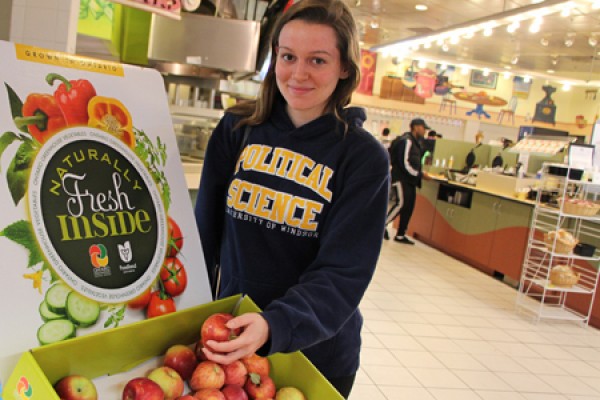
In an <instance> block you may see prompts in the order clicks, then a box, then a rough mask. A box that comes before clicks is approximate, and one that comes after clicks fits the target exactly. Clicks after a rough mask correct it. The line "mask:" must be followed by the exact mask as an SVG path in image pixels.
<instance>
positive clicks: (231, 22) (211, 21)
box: [148, 13, 260, 75]
mask: <svg viewBox="0 0 600 400" xmlns="http://www.w3.org/2000/svg"><path fill="white" fill-rule="evenodd" d="M259 36H260V23H259V22H257V21H247V20H238V19H224V18H218V17H212V16H207V15H201V14H191V13H182V18H181V21H176V20H172V19H170V18H165V17H161V16H159V15H153V16H152V24H151V28H150V41H149V45H148V59H149V63H150V64H151V65H155V66H156V65H159V64H162V63H167V64H193V65H196V66H198V67H199V68H202V69H216V70H219V71H222V72H225V73H227V74H229V75H233V74H236V75H244V74H254V72H256V58H257V52H258V44H259Z"/></svg>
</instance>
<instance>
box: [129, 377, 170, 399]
mask: <svg viewBox="0 0 600 400" xmlns="http://www.w3.org/2000/svg"><path fill="white" fill-rule="evenodd" d="M164 399H165V394H164V393H163V390H162V389H161V388H160V386H158V383H156V382H154V381H153V380H152V379H148V378H133V379H132V380H130V381H129V382H127V384H126V385H125V388H124V389H123V400H164Z"/></svg>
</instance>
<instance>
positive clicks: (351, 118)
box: [342, 107, 367, 128]
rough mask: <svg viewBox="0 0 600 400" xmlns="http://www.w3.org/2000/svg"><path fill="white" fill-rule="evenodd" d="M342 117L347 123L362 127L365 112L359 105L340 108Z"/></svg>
mask: <svg viewBox="0 0 600 400" xmlns="http://www.w3.org/2000/svg"><path fill="white" fill-rule="evenodd" d="M342 118H343V119H344V121H346V122H347V123H348V125H350V126H355V127H357V128H362V127H363V124H364V123H365V121H366V120H367V113H366V112H365V109H364V108H361V107H347V108H344V109H343V110H342Z"/></svg>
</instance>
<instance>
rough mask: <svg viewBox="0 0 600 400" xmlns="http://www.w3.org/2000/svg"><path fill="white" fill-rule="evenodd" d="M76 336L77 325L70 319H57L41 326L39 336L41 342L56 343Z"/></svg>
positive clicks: (42, 343) (43, 343)
mask: <svg viewBox="0 0 600 400" xmlns="http://www.w3.org/2000/svg"><path fill="white" fill-rule="evenodd" d="M72 337H75V325H73V323H72V322H71V321H69V320H68V319H55V320H54V321H48V322H46V323H45V324H44V325H42V326H40V328H39V329H38V331H37V338H38V341H39V342H40V344H41V345H42V346H43V345H45V344H50V343H56V342H60V341H62V340H66V339H70V338H72Z"/></svg>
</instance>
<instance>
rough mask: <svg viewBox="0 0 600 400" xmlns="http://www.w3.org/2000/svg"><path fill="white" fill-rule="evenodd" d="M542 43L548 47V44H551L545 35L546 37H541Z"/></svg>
mask: <svg viewBox="0 0 600 400" xmlns="http://www.w3.org/2000/svg"><path fill="white" fill-rule="evenodd" d="M540 44H541V45H542V46H544V47H548V45H549V44H550V41H549V40H548V39H547V38H545V37H544V38H541V39H540Z"/></svg>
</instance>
